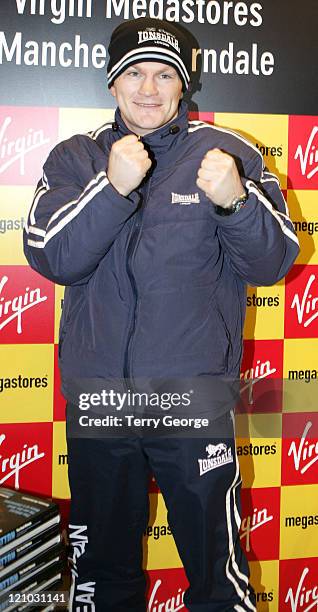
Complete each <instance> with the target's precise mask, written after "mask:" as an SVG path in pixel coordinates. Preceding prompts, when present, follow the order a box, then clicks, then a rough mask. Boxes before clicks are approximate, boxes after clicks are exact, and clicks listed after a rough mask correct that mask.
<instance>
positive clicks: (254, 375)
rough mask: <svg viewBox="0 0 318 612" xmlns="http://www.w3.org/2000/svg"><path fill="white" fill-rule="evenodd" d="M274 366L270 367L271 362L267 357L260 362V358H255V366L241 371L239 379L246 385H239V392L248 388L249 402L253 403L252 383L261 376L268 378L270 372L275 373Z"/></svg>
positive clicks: (261, 377)
mask: <svg viewBox="0 0 318 612" xmlns="http://www.w3.org/2000/svg"><path fill="white" fill-rule="evenodd" d="M276 371H277V370H276V368H273V367H271V362H270V360H269V359H268V360H267V361H263V362H261V360H260V359H258V360H257V362H256V365H255V367H253V368H250V369H249V370H246V371H245V372H242V373H241V380H244V382H246V381H247V382H246V385H244V386H243V387H241V393H243V392H244V391H245V390H246V389H248V398H249V403H250V404H252V403H253V387H254V385H255V384H256V383H257V382H259V381H260V380H262V379H263V378H268V377H269V376H271V375H272V374H275V372H276Z"/></svg>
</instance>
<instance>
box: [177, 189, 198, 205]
mask: <svg viewBox="0 0 318 612" xmlns="http://www.w3.org/2000/svg"><path fill="white" fill-rule="evenodd" d="M171 204H181V206H189V204H200V196H199V194H198V193H185V194H183V193H174V192H173V191H172V192H171Z"/></svg>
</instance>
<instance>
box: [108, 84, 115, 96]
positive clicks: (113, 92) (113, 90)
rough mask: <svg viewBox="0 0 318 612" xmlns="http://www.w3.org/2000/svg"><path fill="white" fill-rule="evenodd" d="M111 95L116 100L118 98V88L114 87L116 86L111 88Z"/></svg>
mask: <svg viewBox="0 0 318 612" xmlns="http://www.w3.org/2000/svg"><path fill="white" fill-rule="evenodd" d="M109 91H110V93H111V94H112V96H114V98H116V88H115V87H114V85H112V86H111V87H110V88H109Z"/></svg>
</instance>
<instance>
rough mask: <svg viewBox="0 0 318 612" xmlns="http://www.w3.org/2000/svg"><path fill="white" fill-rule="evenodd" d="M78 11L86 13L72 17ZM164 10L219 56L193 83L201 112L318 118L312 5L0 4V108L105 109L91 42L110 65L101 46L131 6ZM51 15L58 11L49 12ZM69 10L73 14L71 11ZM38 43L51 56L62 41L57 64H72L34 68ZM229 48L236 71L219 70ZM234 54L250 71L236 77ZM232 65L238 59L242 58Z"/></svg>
mask: <svg viewBox="0 0 318 612" xmlns="http://www.w3.org/2000/svg"><path fill="white" fill-rule="evenodd" d="M167 5H168V6H167ZM226 5H227V6H228V7H229V10H228V12H227V14H226V10H225V9H226ZM231 5H233V6H231ZM81 7H82V10H83V16H78V14H79V13H81ZM169 7H170V15H173V14H175V15H177V13H178V12H179V22H180V23H181V24H183V25H184V26H185V27H188V28H189V29H190V30H191V32H192V33H193V34H194V35H195V36H196V38H197V40H198V41H199V43H198V46H199V47H200V48H201V49H202V50H204V49H208V50H212V49H214V50H215V51H214V52H215V53H216V55H217V71H216V73H212V71H211V66H210V65H209V66H205V69H206V71H205V72H203V73H202V75H201V82H200V84H199V86H198V87H197V85H195V87H194V92H193V95H192V98H193V105H194V106H198V107H199V108H200V110H201V111H204V110H206V111H219V112H221V111H223V112H239V113H253V112H257V113H270V114H275V113H284V114H301V115H305V114H308V115H315V114H317V100H318V88H317V84H318V79H317V48H318V45H317V23H318V20H317V17H318V3H317V0H306V2H299V1H298V0H297V1H296V0H292V1H290V0H277V1H274V0H261V1H260V2H253V1H249V0H245V1H244V2H237V1H235V0H234V2H232V3H229V2H225V1H224V0H219V1H217V0H212V1H211V0H169V1H168V2H167V1H165V0H150V1H146V0H1V3H0V104H2V105H11V104H12V105H31V106H35V105H36V106H71V107H72V106H77V107H99V108H100V107H112V106H113V99H112V97H111V96H110V94H109V93H108V90H107V87H106V80H105V73H106V67H105V66H104V67H94V65H93V62H92V50H93V48H94V45H98V47H95V63H96V64H98V65H99V66H101V65H102V64H103V63H104V64H106V65H107V59H108V58H107V56H106V57H105V48H107V45H108V41H109V37H110V33H111V31H112V30H113V28H114V27H115V26H116V25H118V23H120V22H121V21H123V20H124V18H125V17H129V18H132V17H134V14H133V10H134V9H135V10H138V9H139V14H141V9H145V11H144V12H145V13H146V14H147V15H149V13H151V11H155V12H156V14H158V10H160V9H162V10H163V16H164V17H165V16H167V14H166V11H167V10H168V8H169ZM173 8H174V11H175V13H172V12H171V11H172V10H173ZM54 11H55V13H56V12H58V13H60V14H56V15H55V16H54ZM72 11H73V12H74V16H70V15H69V13H70V12H71V13H72ZM41 12H42V13H44V14H41ZM64 12H65V17H64ZM86 13H87V14H88V15H89V13H91V16H86ZM116 13H117V15H116ZM184 18H186V19H190V20H191V21H190V23H188V24H187V23H186V22H185V21H184ZM210 21H213V22H214V23H210ZM75 40H77V44H79V43H80V44H83V43H84V45H85V44H86V45H87V49H88V67H83V61H82V58H83V55H84V52H83V51H81V52H80V54H79V64H80V65H79V66H78V67H76V66H75V65H74V61H75V50H74V47H75ZM43 41H46V42H50V43H52V45H51V46H52V47H54V45H55V48H56V52H57V55H58V51H59V49H60V47H61V45H62V49H64V50H65V51H64V61H66V62H68V63H70V65H69V66H67V67H63V66H61V65H60V63H59V61H58V58H57V60H56V65H55V66H51V65H49V64H50V53H48V58H47V64H48V65H46V66H43V65H41V64H42V57H41V55H42V53H41V52H42V43H43ZM63 45H64V46H63ZM231 47H232V49H233V71H231V72H232V73H227V74H224V73H222V72H221V70H220V65H219V58H220V53H221V52H222V50H227V51H229V50H230V51H231ZM252 49H254V60H252ZM240 51H243V52H245V54H244V55H245V58H246V59H245V62H246V63H247V61H249V66H248V72H249V73H248V74H237V73H236V70H235V60H236V59H237V53H238V52H240ZM37 52H38V58H37ZM20 53H21V57H19V54H20ZM262 53H270V54H272V57H273V59H274V66H273V70H272V74H262V70H261V67H260V61H261V60H260V57H261V55H262ZM239 59H240V60H241V61H242V54H240V55H239ZM265 59H266V61H267V64H266V65H265V71H270V70H271V69H270V65H269V64H270V62H271V60H270V56H269V55H266V56H265ZM223 60H224V66H225V69H227V70H230V69H231V66H230V63H231V58H230V56H229V53H227V54H226V53H225V54H224V53H223ZM252 61H253V62H254V68H253V69H252ZM36 62H38V64H39V65H34V64H35V63H36ZM265 63H266V62H265ZM30 64H31V65H30ZM240 66H241V70H242V64H241V65H240ZM257 71H259V72H260V74H255V72H257ZM253 72H254V73H253Z"/></svg>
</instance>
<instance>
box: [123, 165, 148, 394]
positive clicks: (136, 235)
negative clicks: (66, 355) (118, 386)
mask: <svg viewBox="0 0 318 612" xmlns="http://www.w3.org/2000/svg"><path fill="white" fill-rule="evenodd" d="M150 184H151V177H150V178H149V182H148V185H147V189H146V193H145V197H144V198H143V202H142V206H141V208H140V210H139V211H138V212H137V213H136V215H138V216H137V217H136V221H135V225H134V228H133V232H132V235H131V238H130V241H129V244H128V249H127V273H128V277H129V280H130V283H131V288H132V292H133V296H134V299H135V302H134V309H133V315H132V317H131V324H130V328H129V331H128V335H127V344H126V349H125V358H124V379H125V381H126V386H127V385H128V380H132V379H133V377H132V376H131V365H132V364H131V356H132V345H133V339H134V333H135V329H136V324H137V318H138V310H139V304H140V298H139V297H138V288H137V284H136V279H135V275H134V271H133V262H134V258H135V255H136V251H137V247H138V244H139V240H140V237H141V231H142V222H143V217H144V213H145V207H146V204H147V200H148V196H149V191H150Z"/></svg>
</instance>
